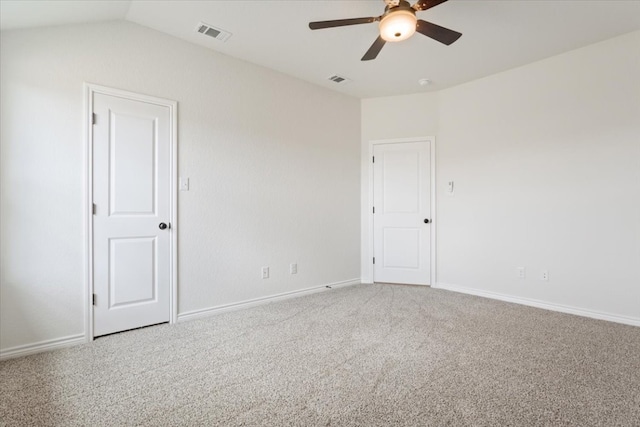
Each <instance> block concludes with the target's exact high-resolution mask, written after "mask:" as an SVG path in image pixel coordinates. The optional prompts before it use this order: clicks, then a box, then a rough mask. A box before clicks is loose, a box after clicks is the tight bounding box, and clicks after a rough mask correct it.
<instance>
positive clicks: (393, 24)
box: [309, 0, 462, 61]
mask: <svg viewBox="0 0 640 427" xmlns="http://www.w3.org/2000/svg"><path fill="white" fill-rule="evenodd" d="M446 1H447V0H418V2H417V3H416V4H414V5H413V6H411V5H410V4H409V2H408V1H405V0H384V2H385V3H386V6H385V8H384V13H383V14H382V15H380V16H377V17H371V18H351V19H336V20H333V21H317V22H309V28H311V29H312V30H320V29H323V28H333V27H344V26H346V25H356V24H369V23H371V22H378V21H380V35H379V36H378V38H377V39H376V41H375V42H373V44H372V45H371V47H370V48H369V50H368V51H367V53H365V54H364V56H363V57H362V59H361V60H362V61H370V60H372V59H375V58H376V56H378V53H380V50H382V47H383V46H384V44H385V43H386V42H399V41H402V40H406V39H408V38H409V37H411V36H412V35H413V34H414V33H415V32H416V31H417V32H419V33H420V34H423V35H425V36H427V37H430V38H432V39H434V40H437V41H439V42H440V43H444V44H446V45H450V44H451V43H453V42H455V41H456V40H458V39H459V38H460V36H461V35H462V33H459V32H457V31H453V30H450V29H448V28H444V27H441V26H439V25H436V24H432V23H431V22H427V21H423V20H422V19H418V18H417V17H416V12H420V11H423V10H427V9H431V8H432V7H434V6H437V5H439V4H441V3H444V2H446Z"/></svg>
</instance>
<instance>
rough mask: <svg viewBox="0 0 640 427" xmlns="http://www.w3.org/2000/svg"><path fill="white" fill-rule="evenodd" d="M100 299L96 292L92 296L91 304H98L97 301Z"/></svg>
mask: <svg viewBox="0 0 640 427" xmlns="http://www.w3.org/2000/svg"><path fill="white" fill-rule="evenodd" d="M97 300H98V297H97V295H96V294H93V295H92V296H91V304H93V305H96V301H97Z"/></svg>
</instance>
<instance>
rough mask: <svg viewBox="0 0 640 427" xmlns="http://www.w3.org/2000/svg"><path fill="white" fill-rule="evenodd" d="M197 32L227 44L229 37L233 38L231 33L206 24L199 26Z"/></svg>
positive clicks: (202, 23)
mask: <svg viewBox="0 0 640 427" xmlns="http://www.w3.org/2000/svg"><path fill="white" fill-rule="evenodd" d="M196 31H197V32H199V33H200V34H204V35H205V36H209V37H212V38H214V39H216V40H220V41H221V42H226V41H227V40H228V39H229V37H231V33H230V32H228V31H225V30H222V29H220V28H216V27H214V26H213V25H209V24H205V23H204V22H201V23H199V24H198V27H196Z"/></svg>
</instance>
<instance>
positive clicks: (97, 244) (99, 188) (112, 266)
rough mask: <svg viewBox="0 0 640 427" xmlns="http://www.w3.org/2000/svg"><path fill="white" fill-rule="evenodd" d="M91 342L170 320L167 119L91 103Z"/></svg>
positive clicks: (152, 108)
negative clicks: (92, 210) (104, 336)
mask: <svg viewBox="0 0 640 427" xmlns="http://www.w3.org/2000/svg"><path fill="white" fill-rule="evenodd" d="M92 107H93V114H94V116H93V122H94V124H93V149H92V153H93V159H92V173H93V203H94V206H93V208H94V215H93V251H92V253H93V292H94V295H93V296H94V307H93V334H94V336H100V335H105V334H110V333H113V332H119V331H124V330H128V329H133V328H138V327H142V326H148V325H153V324H157V323H163V322H168V321H169V320H170V317H171V307H170V287H171V286H170V285H171V277H170V276H171V266H170V250H171V247H170V245H171V239H170V234H169V233H170V232H171V231H172V230H171V223H170V222H169V220H170V218H171V187H172V184H171V111H170V109H169V107H168V106H166V105H158V104H155V103H153V102H145V101H141V100H137V99H129V98H126V97H121V96H114V95H108V94H104V93H95V94H94V96H93V106H92Z"/></svg>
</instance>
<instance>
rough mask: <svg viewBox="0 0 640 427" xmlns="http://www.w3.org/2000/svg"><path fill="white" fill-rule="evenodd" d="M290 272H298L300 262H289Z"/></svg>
mask: <svg viewBox="0 0 640 427" xmlns="http://www.w3.org/2000/svg"><path fill="white" fill-rule="evenodd" d="M289 273H290V274H298V264H295V263H294V264H289Z"/></svg>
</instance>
